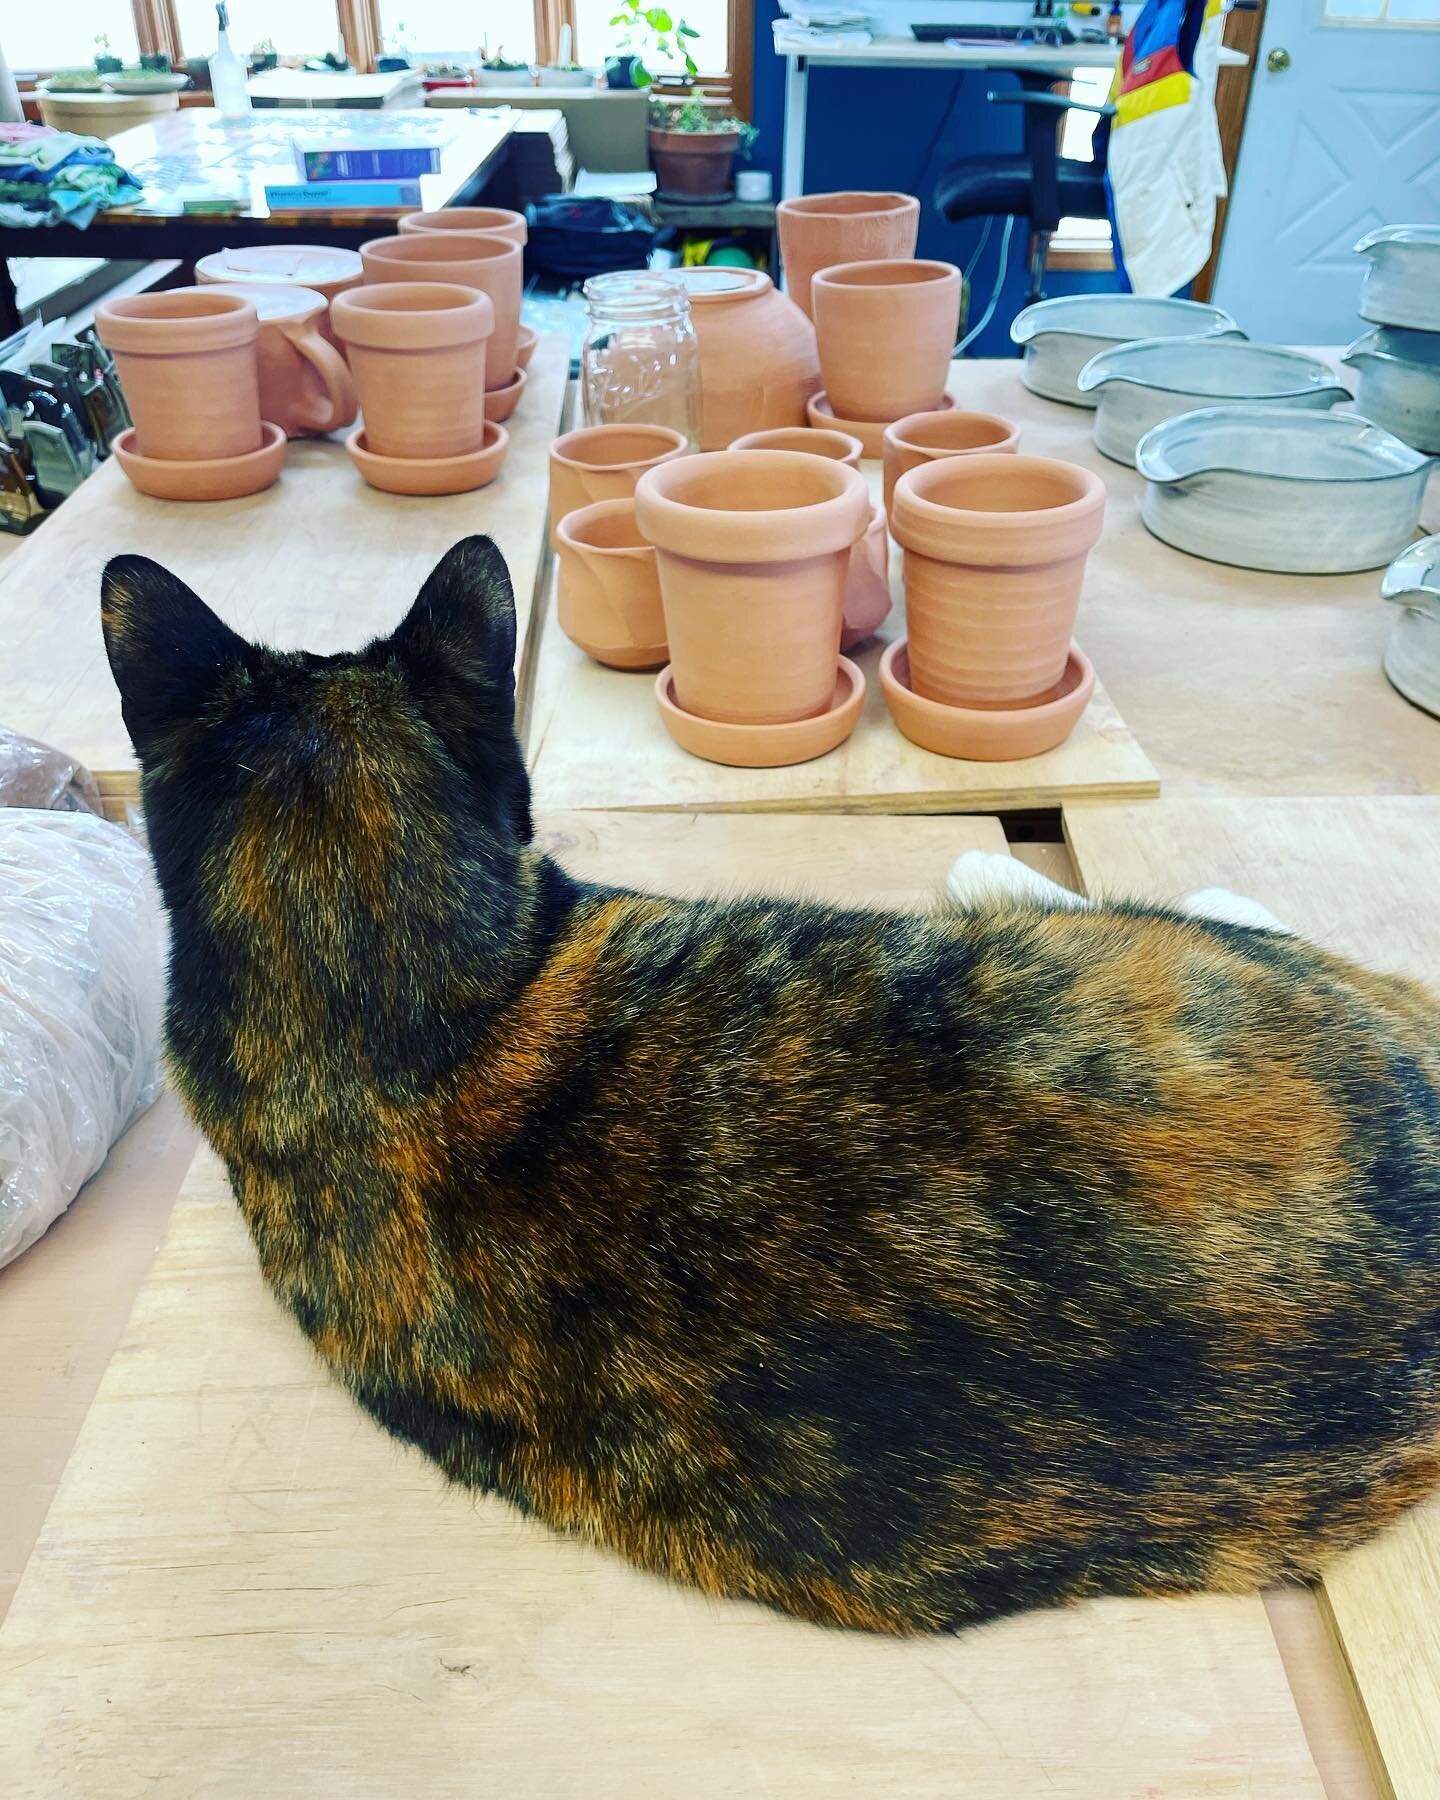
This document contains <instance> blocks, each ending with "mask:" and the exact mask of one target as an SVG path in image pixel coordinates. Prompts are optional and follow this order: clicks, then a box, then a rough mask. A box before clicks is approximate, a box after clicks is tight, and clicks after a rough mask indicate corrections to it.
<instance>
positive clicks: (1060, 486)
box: [890, 454, 1105, 707]
mask: <svg viewBox="0 0 1440 1800" xmlns="http://www.w3.org/2000/svg"><path fill="white" fill-rule="evenodd" d="M1104 518H1105V484H1104V482H1103V481H1101V479H1100V477H1099V476H1098V475H1092V474H1091V473H1090V471H1089V470H1088V469H1082V468H1079V467H1077V465H1076V464H1074V463H1067V462H1057V461H1053V460H1052V459H1051V458H1049V457H1043V456H1014V455H1003V454H1002V455H989V456H980V455H977V456H951V457H946V458H944V459H942V460H941V461H939V462H928V463H924V464H922V465H921V467H919V468H917V469H911V470H910V471H909V473H908V474H905V475H902V476H901V477H900V479H899V481H897V482H896V484H895V499H894V505H893V508H892V510H891V514H890V528H891V530H892V531H893V532H894V533H895V537H896V539H897V540H898V542H899V543H900V544H901V545H903V547H904V550H905V607H906V612H907V615H908V619H909V627H908V628H909V634H910V640H909V652H908V654H909V664H910V685H911V686H912V688H913V690H914V692H915V693H916V694H918V695H919V696H920V697H921V698H922V699H924V700H935V701H939V702H940V703H942V704H943V705H946V706H965V707H1014V706H1023V705H1027V704H1037V705H1038V704H1040V703H1042V702H1045V701H1047V700H1050V699H1053V698H1055V696H1056V692H1057V689H1058V684H1059V682H1060V680H1061V677H1062V676H1063V675H1064V673H1065V666H1066V659H1067V657H1068V656H1069V653H1070V639H1071V635H1072V633H1073V632H1074V629H1075V614H1076V610H1077V608H1078V607H1079V604H1080V585H1081V582H1082V580H1083V579H1084V574H1085V558H1086V557H1087V555H1088V554H1089V552H1090V549H1091V546H1092V545H1093V544H1094V543H1095V542H1096V540H1097V539H1098V538H1099V536H1100V529H1101V526H1102V524H1103V523H1104Z"/></svg>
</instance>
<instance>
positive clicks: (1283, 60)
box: [1265, 50, 1290, 75]
mask: <svg viewBox="0 0 1440 1800" xmlns="http://www.w3.org/2000/svg"><path fill="white" fill-rule="evenodd" d="M1265 67H1266V68H1267V69H1268V70H1269V71H1270V73H1271V74H1272V75H1281V74H1283V73H1284V72H1285V70H1286V69H1288V68H1289V67H1290V52H1289V51H1288V50H1272V51H1271V52H1270V54H1269V55H1268V56H1267V57H1266V58H1265Z"/></svg>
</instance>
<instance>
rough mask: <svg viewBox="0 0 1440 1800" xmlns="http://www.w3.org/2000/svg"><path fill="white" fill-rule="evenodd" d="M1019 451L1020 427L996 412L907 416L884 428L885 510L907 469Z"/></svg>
mask: <svg viewBox="0 0 1440 1800" xmlns="http://www.w3.org/2000/svg"><path fill="white" fill-rule="evenodd" d="M1019 448H1020V427H1019V426H1018V425H1012V424H1011V423H1010V421H1009V420H1008V419H1002V418H1001V417H1000V415H999V414H998V413H974V412H923V413H911V414H910V416H909V417H908V418H905V419H897V420H896V421H895V423H894V424H893V425H887V426H886V427H885V450H884V455H885V510H886V512H887V513H888V512H889V510H890V502H891V500H892V499H893V497H894V494H895V483H896V482H897V481H898V480H899V479H900V477H901V476H902V475H903V474H904V473H905V472H906V470H907V469H918V468H919V467H920V465H921V463H927V462H938V461H939V460H940V459H941V458H943V457H946V456H974V455H975V454H976V453H977V452H978V453H980V454H981V455H993V454H997V453H999V452H1002V451H1008V452H1011V453H1013V452H1015V451H1016V450H1018V449H1019Z"/></svg>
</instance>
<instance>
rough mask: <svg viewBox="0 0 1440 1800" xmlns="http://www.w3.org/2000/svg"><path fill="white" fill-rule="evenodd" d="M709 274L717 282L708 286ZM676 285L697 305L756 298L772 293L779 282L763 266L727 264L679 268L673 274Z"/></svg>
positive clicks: (672, 279) (713, 304)
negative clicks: (737, 267)
mask: <svg viewBox="0 0 1440 1800" xmlns="http://www.w3.org/2000/svg"><path fill="white" fill-rule="evenodd" d="M705 276H709V277H710V280H711V282H712V283H713V285H709V286H707V285H706V282H705V281H704V279H703V277H705ZM670 280H671V282H672V284H673V285H675V286H677V287H678V288H679V289H680V291H681V292H682V293H683V294H684V295H685V297H686V299H687V300H688V301H689V302H690V304H691V306H692V307H695V306H727V305H733V304H734V303H735V301H737V300H756V299H758V298H759V296H760V295H761V294H766V293H769V291H770V290H771V289H772V288H773V287H774V285H775V283H774V282H773V281H772V280H771V279H770V277H769V276H768V275H767V274H766V273H765V271H764V270H763V269H730V268H726V267H724V266H723V265H722V266H720V267H717V268H699V269H676V270H675V271H674V272H673V274H672V275H671V276H670Z"/></svg>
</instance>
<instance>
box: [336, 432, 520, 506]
mask: <svg viewBox="0 0 1440 1800" xmlns="http://www.w3.org/2000/svg"><path fill="white" fill-rule="evenodd" d="M345 448H346V449H347V450H348V451H349V452H350V460H351V462H353V463H354V465H355V467H356V468H357V469H358V470H359V471H360V473H361V474H362V475H363V476H364V477H365V479H366V481H367V482H369V484H370V486H371V487H373V488H379V489H381V491H382V492H384V493H387V494H468V493H469V492H470V491H471V490H472V489H473V488H482V487H486V486H488V484H489V483H490V482H492V481H493V480H494V479H495V477H496V476H497V475H498V474H499V473H500V465H501V463H503V462H504V460H505V453H506V451H507V450H508V449H509V448H510V434H509V432H508V431H506V429H505V427H504V426H503V425H494V424H490V423H487V424H486V426H485V442H484V443H483V444H482V445H481V446H480V448H479V449H478V450H471V451H469V452H468V453H467V454H466V455H464V456H377V455H376V454H375V452H374V451H373V450H367V449H366V448H365V427H364V426H363V425H357V426H356V427H355V429H354V431H352V432H351V433H350V435H349V437H347V438H346V440H345Z"/></svg>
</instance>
